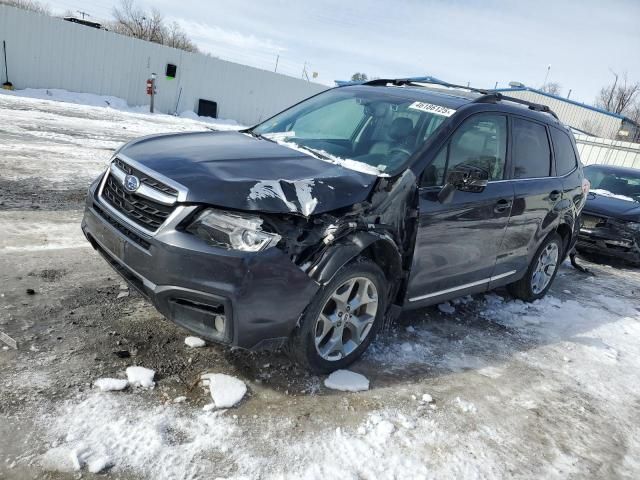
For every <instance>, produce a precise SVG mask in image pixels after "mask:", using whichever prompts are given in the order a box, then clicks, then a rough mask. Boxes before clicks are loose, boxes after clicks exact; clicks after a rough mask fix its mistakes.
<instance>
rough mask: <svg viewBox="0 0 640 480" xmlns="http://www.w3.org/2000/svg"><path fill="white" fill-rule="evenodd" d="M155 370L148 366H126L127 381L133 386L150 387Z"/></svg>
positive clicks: (152, 383)
mask: <svg viewBox="0 0 640 480" xmlns="http://www.w3.org/2000/svg"><path fill="white" fill-rule="evenodd" d="M155 374H156V372H154V371H153V370H151V369H149V368H144V367H128V368H127V378H128V379H129V383H130V384H131V385H134V386H140V387H144V388H150V387H153V386H154V385H155V383H154V381H153V377H154V376H155Z"/></svg>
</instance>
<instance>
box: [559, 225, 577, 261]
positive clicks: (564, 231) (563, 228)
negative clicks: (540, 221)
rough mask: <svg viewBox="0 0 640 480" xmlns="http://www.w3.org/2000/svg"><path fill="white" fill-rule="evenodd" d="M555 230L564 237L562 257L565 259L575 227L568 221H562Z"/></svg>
mask: <svg viewBox="0 0 640 480" xmlns="http://www.w3.org/2000/svg"><path fill="white" fill-rule="evenodd" d="M555 231H556V233H557V234H558V235H560V238H562V247H563V250H562V258H563V259H564V258H566V256H567V254H568V253H569V246H570V245H571V237H572V235H573V229H572V228H571V227H570V226H569V225H568V224H567V223H561V224H560V225H558V228H556V230H555Z"/></svg>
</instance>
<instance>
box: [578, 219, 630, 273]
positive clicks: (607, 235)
mask: <svg viewBox="0 0 640 480" xmlns="http://www.w3.org/2000/svg"><path fill="white" fill-rule="evenodd" d="M576 248H577V249H578V250H579V251H584V252H588V253H595V254H599V255H603V256H606V257H611V258H617V259H620V260H624V261H627V262H631V263H634V264H640V233H637V232H633V231H630V230H629V229H625V228H624V227H622V226H618V225H617V223H616V222H615V221H611V220H607V221H606V222H604V223H598V224H596V225H589V226H584V225H583V226H582V228H581V229H580V234H579V235H578V243H577V245H576Z"/></svg>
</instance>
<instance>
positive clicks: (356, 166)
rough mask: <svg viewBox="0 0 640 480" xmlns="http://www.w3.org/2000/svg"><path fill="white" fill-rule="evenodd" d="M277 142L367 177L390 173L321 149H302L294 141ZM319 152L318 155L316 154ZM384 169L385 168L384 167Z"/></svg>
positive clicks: (277, 140) (384, 175)
mask: <svg viewBox="0 0 640 480" xmlns="http://www.w3.org/2000/svg"><path fill="white" fill-rule="evenodd" d="M275 141H276V142H277V143H278V144H279V145H283V146H285V147H288V148H291V149H292V150H296V151H298V152H300V153H304V154H305V155H308V156H309V157H313V158H315V159H317V160H322V161H323V162H328V163H331V164H333V165H339V166H341V167H343V168H346V169H349V170H354V171H356V172H360V173H366V174H367V175H375V176H376V177H388V176H389V174H388V173H383V169H381V168H380V166H379V167H374V166H373V165H369V164H368V163H364V162H359V161H358V160H352V159H350V158H342V157H337V156H335V155H332V154H330V153H329V152H327V151H325V150H320V149H307V148H302V147H300V146H299V145H298V144H297V143H295V142H292V141H287V140H285V139H280V138H277V139H275ZM314 152H317V153H314ZM382 167H385V166H384V165H383V166H382Z"/></svg>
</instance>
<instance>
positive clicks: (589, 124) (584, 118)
mask: <svg viewBox="0 0 640 480" xmlns="http://www.w3.org/2000/svg"><path fill="white" fill-rule="evenodd" d="M502 93H504V94H505V95H509V96H510V97H517V98H522V99H523V100H528V101H530V102H535V103H540V104H542V105H547V106H548V107H549V108H551V110H553V111H554V112H556V114H557V115H558V117H559V118H560V120H561V121H562V122H563V123H564V124H566V125H569V126H571V127H573V128H577V129H579V130H584V131H585V132H588V133H591V134H593V135H597V136H598V137H603V138H616V135H617V134H618V131H619V130H620V127H621V126H622V120H621V119H620V118H616V117H613V116H611V115H606V114H604V113H600V112H597V111H595V110H590V109H588V108H584V107H581V106H579V105H574V104H571V103H568V102H563V101H561V100H556V99H555V98H551V97H547V96H546V95H540V94H539V93H536V92H531V91H529V90H506V91H503V92H502Z"/></svg>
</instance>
